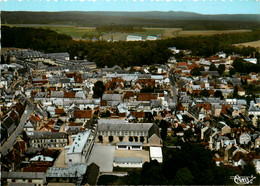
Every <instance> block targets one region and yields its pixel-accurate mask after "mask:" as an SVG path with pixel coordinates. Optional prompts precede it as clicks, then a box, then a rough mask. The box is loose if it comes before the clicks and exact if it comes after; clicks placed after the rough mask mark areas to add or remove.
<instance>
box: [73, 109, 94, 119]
mask: <svg viewBox="0 0 260 186" xmlns="http://www.w3.org/2000/svg"><path fill="white" fill-rule="evenodd" d="M91 117H92V110H75V111H74V118H91Z"/></svg>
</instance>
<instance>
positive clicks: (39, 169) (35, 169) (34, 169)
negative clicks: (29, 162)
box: [23, 167, 49, 172]
mask: <svg viewBox="0 0 260 186" xmlns="http://www.w3.org/2000/svg"><path fill="white" fill-rule="evenodd" d="M48 168H49V167H24V168H23V172H46V171H47V169H48Z"/></svg>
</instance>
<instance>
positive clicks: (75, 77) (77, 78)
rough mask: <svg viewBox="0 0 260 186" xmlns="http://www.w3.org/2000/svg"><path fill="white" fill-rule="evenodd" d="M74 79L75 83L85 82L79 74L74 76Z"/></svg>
mask: <svg viewBox="0 0 260 186" xmlns="http://www.w3.org/2000/svg"><path fill="white" fill-rule="evenodd" d="M74 81H75V83H83V79H82V77H81V75H78V76H76V75H75V76H74Z"/></svg>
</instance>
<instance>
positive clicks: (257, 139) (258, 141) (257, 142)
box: [255, 136, 260, 149]
mask: <svg viewBox="0 0 260 186" xmlns="http://www.w3.org/2000/svg"><path fill="white" fill-rule="evenodd" d="M259 147H260V136H259V137H258V138H256V139H255V149H256V148H259Z"/></svg>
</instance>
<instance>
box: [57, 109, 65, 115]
mask: <svg viewBox="0 0 260 186" xmlns="http://www.w3.org/2000/svg"><path fill="white" fill-rule="evenodd" d="M64 113H65V111H64V109H58V108H56V109H55V114H64Z"/></svg>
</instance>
